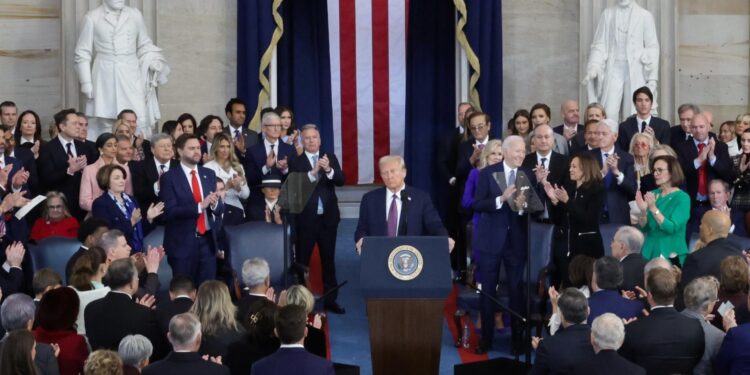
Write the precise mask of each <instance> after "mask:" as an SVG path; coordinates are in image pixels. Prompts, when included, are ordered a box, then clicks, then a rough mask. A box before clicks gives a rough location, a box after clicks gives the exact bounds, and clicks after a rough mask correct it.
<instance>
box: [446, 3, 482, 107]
mask: <svg viewBox="0 0 750 375" xmlns="http://www.w3.org/2000/svg"><path fill="white" fill-rule="evenodd" d="M453 4H454V5H455V6H456V11H457V12H458V14H459V15H460V17H459V18H458V21H456V41H458V44H459V45H460V46H461V49H463V50H464V52H466V59H467V60H468V61H469V66H471V69H472V70H473V72H472V73H471V77H470V78H469V101H470V102H471V103H472V104H473V105H474V108H476V110H477V111H482V103H481V102H480V101H479V91H477V82H478V81H479V76H480V75H481V69H480V65H479V57H478V56H477V54H476V53H474V49H472V48H471V44H469V40H468V39H467V38H466V33H464V26H466V23H467V22H469V21H468V19H467V11H466V3H465V2H464V0H453Z"/></svg>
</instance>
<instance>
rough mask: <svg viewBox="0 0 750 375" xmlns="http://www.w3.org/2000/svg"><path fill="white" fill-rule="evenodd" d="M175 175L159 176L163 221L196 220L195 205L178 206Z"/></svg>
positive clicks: (196, 207)
mask: <svg viewBox="0 0 750 375" xmlns="http://www.w3.org/2000/svg"><path fill="white" fill-rule="evenodd" d="M170 171H171V169H170ZM175 176H176V174H171V173H165V174H164V175H162V176H161V190H160V191H159V198H160V199H161V201H162V202H164V220H174V219H196V220H197V219H198V216H199V213H198V205H197V203H194V204H191V205H185V204H180V202H179V201H178V199H177V189H176V188H177V186H176V183H177V181H175V180H174V177H175Z"/></svg>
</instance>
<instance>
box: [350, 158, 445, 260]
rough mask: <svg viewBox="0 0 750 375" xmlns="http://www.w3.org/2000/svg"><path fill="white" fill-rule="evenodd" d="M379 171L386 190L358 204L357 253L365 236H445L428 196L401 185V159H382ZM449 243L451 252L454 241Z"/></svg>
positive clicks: (402, 167) (374, 191)
mask: <svg viewBox="0 0 750 375" xmlns="http://www.w3.org/2000/svg"><path fill="white" fill-rule="evenodd" d="M378 169H379V170H380V177H381V178H382V179H383V183H385V187H382V188H379V189H375V190H373V191H370V192H368V193H367V194H365V195H364V196H363V197H362V201H361V203H360V204H359V222H357V230H356V231H355V232H354V241H356V243H357V253H360V252H361V251H362V238H363V237H368V236H388V237H396V236H448V231H447V230H446V229H445V227H444V226H443V222H442V221H441V220H440V216H439V215H438V213H437V211H436V210H435V207H434V206H433V205H432V200H431V199H430V196H429V195H428V194H427V193H425V192H423V191H421V190H419V189H416V188H414V187H411V186H406V184H405V183H404V179H405V178H406V164H405V163H404V159H402V158H401V157H400V156H397V155H387V156H383V157H381V158H380V160H379V161H378ZM448 241H449V247H450V249H451V250H452V249H453V245H454V241H453V239H450V238H449V239H448Z"/></svg>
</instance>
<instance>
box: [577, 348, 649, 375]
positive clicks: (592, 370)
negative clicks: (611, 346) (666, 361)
mask: <svg viewBox="0 0 750 375" xmlns="http://www.w3.org/2000/svg"><path fill="white" fill-rule="evenodd" d="M573 373H574V374H576V375H646V370H644V369H643V367H641V366H638V365H636V364H635V363H632V362H630V361H628V360H627V359H625V358H622V357H620V355H619V354H617V352H616V351H614V350H600V351H599V353H596V355H594V358H592V359H590V360H588V361H586V362H582V363H579V364H577V365H576V366H575V371H573Z"/></svg>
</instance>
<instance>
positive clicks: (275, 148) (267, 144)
mask: <svg viewBox="0 0 750 375" xmlns="http://www.w3.org/2000/svg"><path fill="white" fill-rule="evenodd" d="M271 145H273V158H274V160H276V161H278V160H279V140H278V139H277V140H276V142H274V143H271V142H269V141H268V139H265V138H264V139H263V146H265V148H266V157H268V154H270V153H271ZM261 171H263V174H268V173H269V172H271V170H270V169H268V167H267V166H266V165H265V163H264V164H263V168H261ZM282 172H283V173H286V172H284V171H282Z"/></svg>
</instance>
